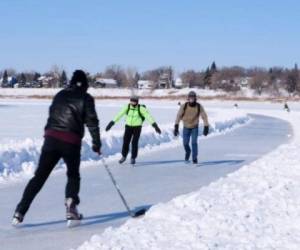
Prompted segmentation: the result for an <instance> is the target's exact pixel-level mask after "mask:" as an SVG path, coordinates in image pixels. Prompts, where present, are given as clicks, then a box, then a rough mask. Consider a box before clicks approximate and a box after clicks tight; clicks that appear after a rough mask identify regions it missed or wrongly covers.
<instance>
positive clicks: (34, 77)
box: [33, 72, 41, 82]
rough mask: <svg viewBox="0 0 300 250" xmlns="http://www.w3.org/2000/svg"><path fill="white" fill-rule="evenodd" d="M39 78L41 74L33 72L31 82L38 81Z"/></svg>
mask: <svg viewBox="0 0 300 250" xmlns="http://www.w3.org/2000/svg"><path fill="white" fill-rule="evenodd" d="M40 77H41V74H39V73H38V72H35V73H34V76H33V81H34V82H37V81H38V80H39V78H40Z"/></svg>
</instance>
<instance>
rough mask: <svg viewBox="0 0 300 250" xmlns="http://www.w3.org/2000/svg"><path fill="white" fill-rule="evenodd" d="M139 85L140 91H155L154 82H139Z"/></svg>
mask: <svg viewBox="0 0 300 250" xmlns="http://www.w3.org/2000/svg"><path fill="white" fill-rule="evenodd" d="M137 85H138V88H139V89H154V88H155V84H154V82H152V81H149V80H139V81H138V83H137Z"/></svg>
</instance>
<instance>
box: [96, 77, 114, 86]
mask: <svg viewBox="0 0 300 250" xmlns="http://www.w3.org/2000/svg"><path fill="white" fill-rule="evenodd" d="M95 87H100V88H117V87H118V83H117V81H116V80H114V79H109V78H100V77H98V78H96V81H95Z"/></svg>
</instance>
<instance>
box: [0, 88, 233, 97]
mask: <svg viewBox="0 0 300 250" xmlns="http://www.w3.org/2000/svg"><path fill="white" fill-rule="evenodd" d="M60 90H61V89H58V88H41V89H39V88H38V89H37V88H20V89H18V88H16V89H10V88H0V96H2V97H18V98H22V97H52V96H54V95H55V94H56V93H57V92H58V91H60ZM191 90H194V91H195V92H197V94H198V95H199V96H208V97H213V96H223V95H227V94H226V92H223V91H215V90H209V89H190V88H184V89H156V90H149V89H134V90H132V89H120V88H103V89H102V88H89V90H88V92H89V93H90V94H91V95H93V96H94V97H98V98H101V97H102V98H103V97H129V96H131V95H132V93H135V94H138V95H140V96H147V97H166V96H167V97H172V96H174V97H176V96H185V95H187V94H188V92H189V91H191Z"/></svg>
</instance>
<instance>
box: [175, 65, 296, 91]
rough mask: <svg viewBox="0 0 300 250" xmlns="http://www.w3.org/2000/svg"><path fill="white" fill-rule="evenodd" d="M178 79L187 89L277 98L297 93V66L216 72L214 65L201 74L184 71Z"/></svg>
mask: <svg viewBox="0 0 300 250" xmlns="http://www.w3.org/2000/svg"><path fill="white" fill-rule="evenodd" d="M180 77H181V79H182V81H183V82H184V83H186V84H187V86H188V87H199V88H208V89H215V90H217V89H221V90H225V91H233V92H236V91H239V90H240V89H241V88H242V87H248V88H250V89H254V90H255V91H256V92H257V94H259V95H260V94H262V93H263V92H266V93H272V94H274V95H278V94H279V93H280V91H282V90H286V91H287V92H288V93H290V94H293V93H295V94H299V93H300V72H299V69H298V65H297V64H295V66H294V67H293V68H291V69H288V68H283V67H271V68H269V69H267V68H262V67H252V68H244V67H239V66H233V67H222V68H220V69H218V68H217V66H216V64H215V62H213V63H212V65H211V66H210V67H208V68H207V69H206V70H203V71H194V70H187V71H185V72H182V73H181V74H180Z"/></svg>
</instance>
